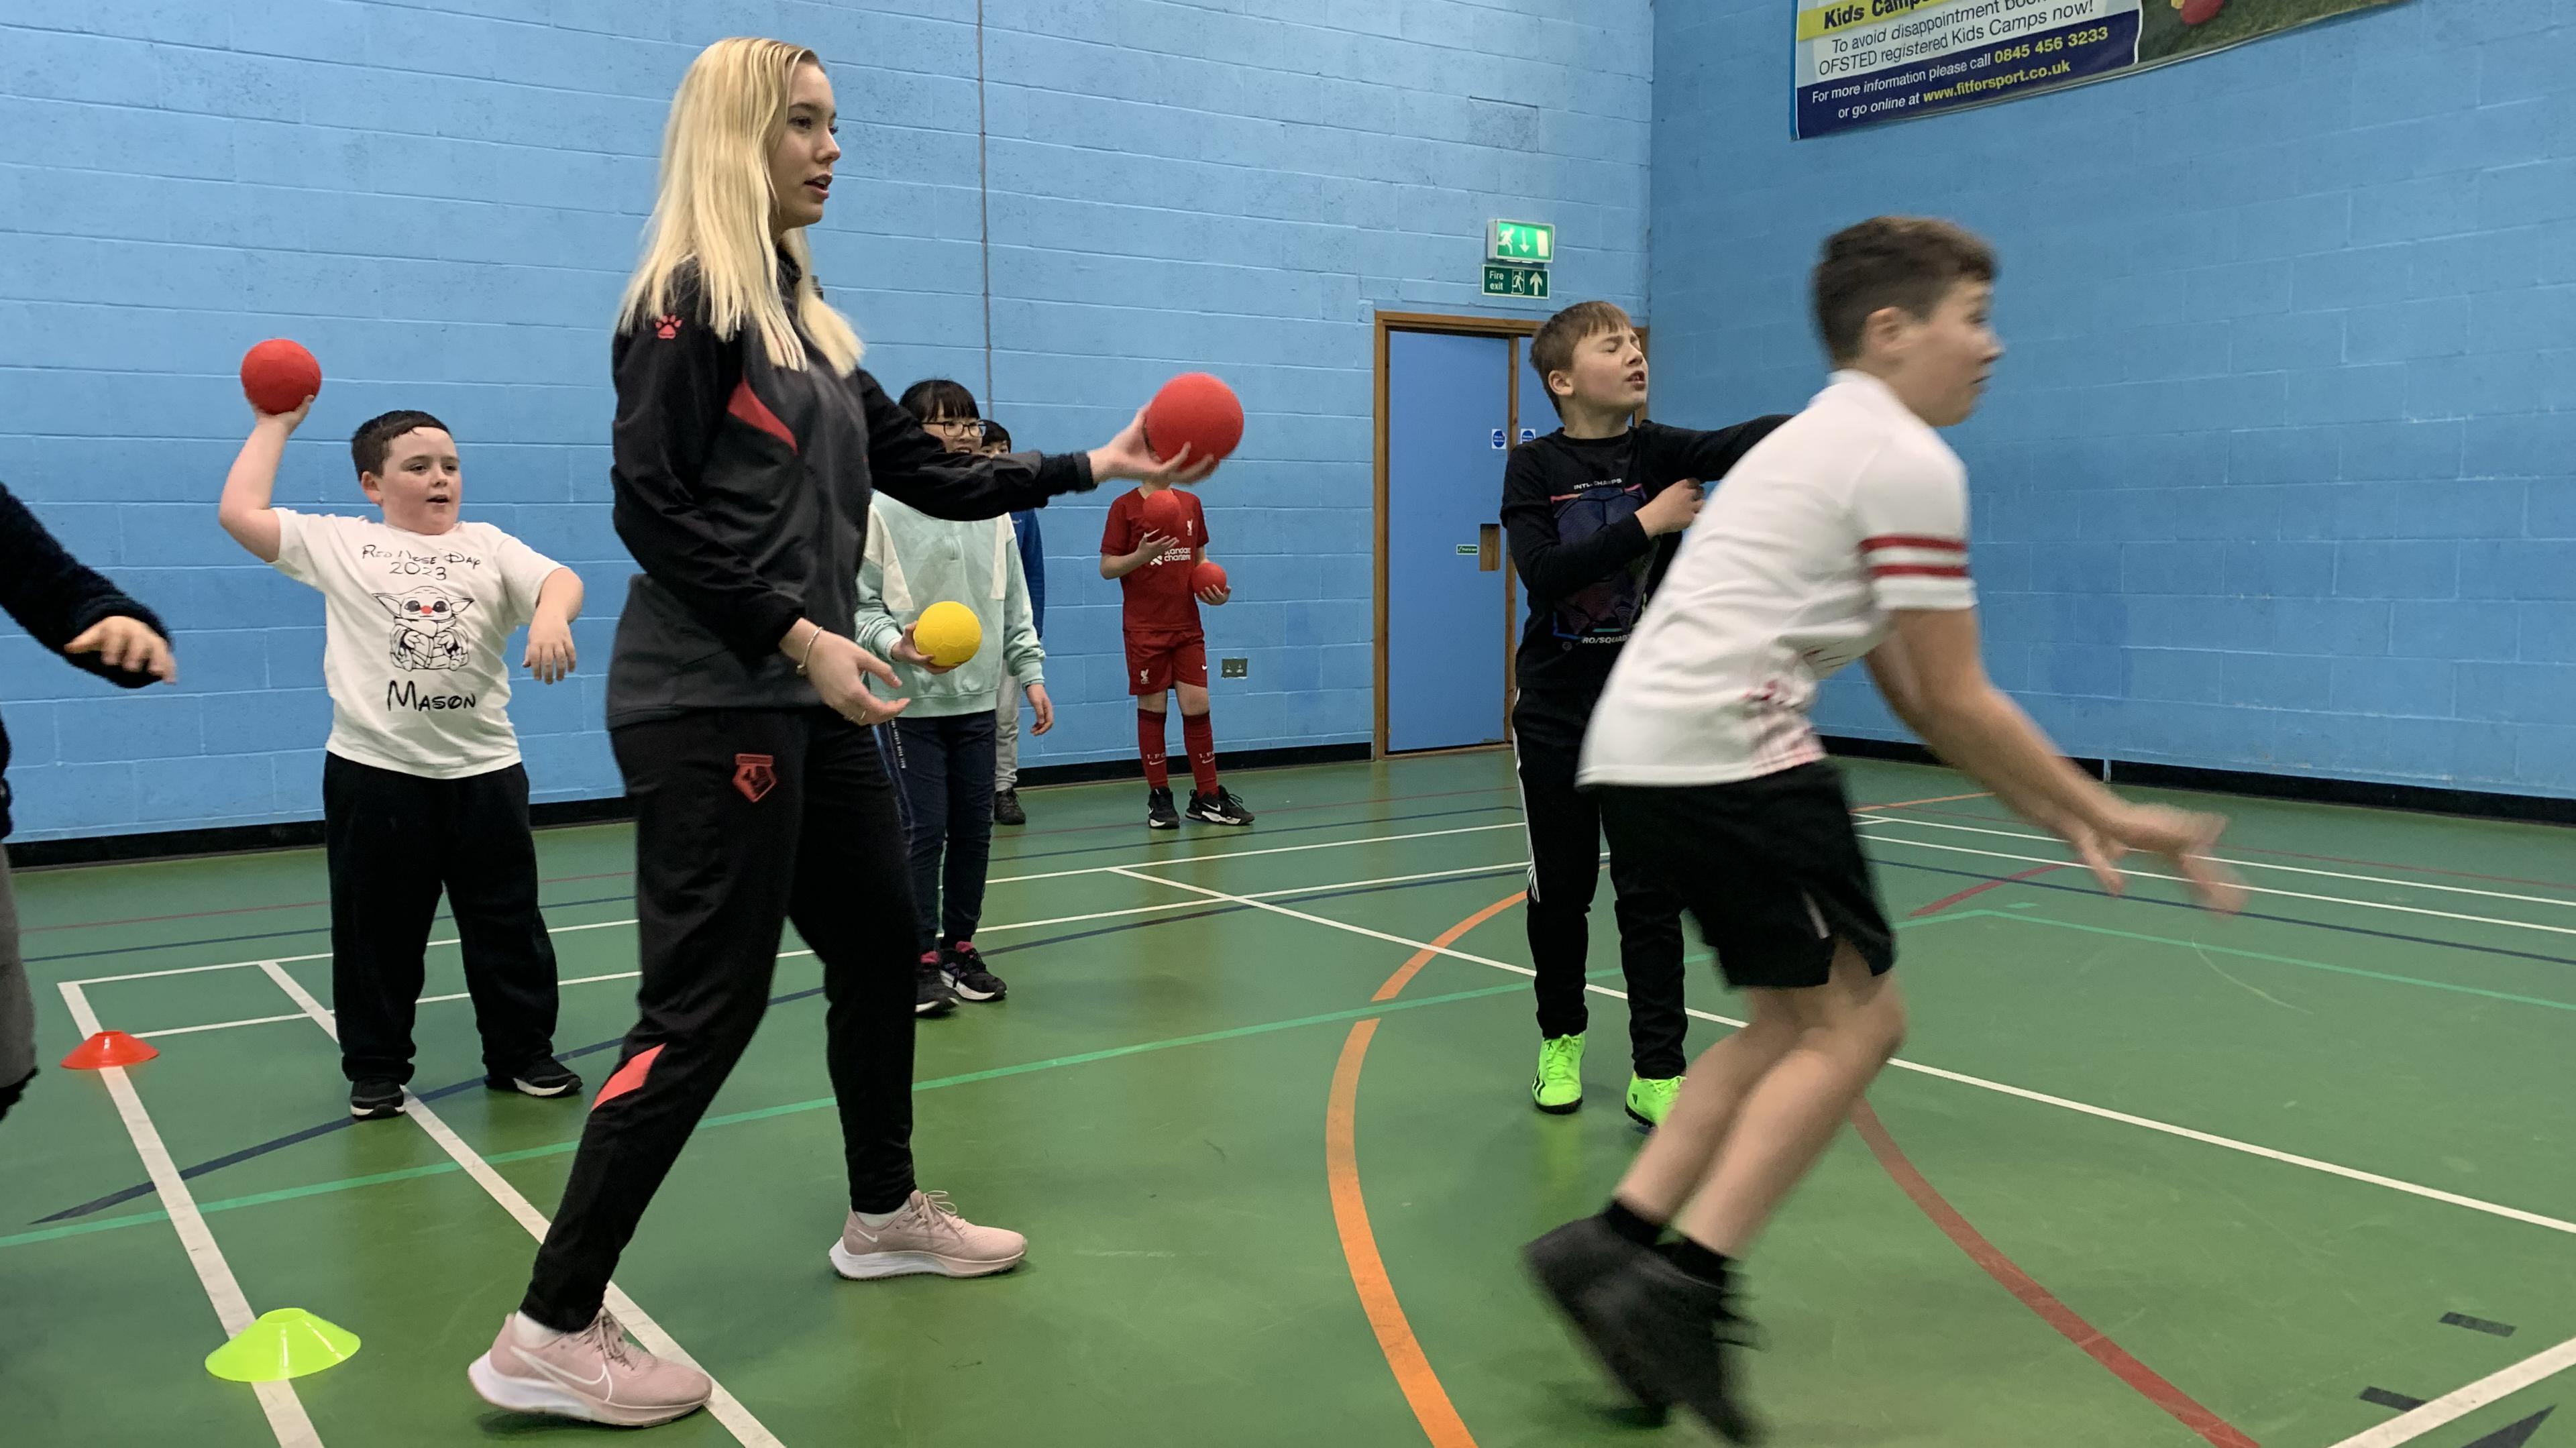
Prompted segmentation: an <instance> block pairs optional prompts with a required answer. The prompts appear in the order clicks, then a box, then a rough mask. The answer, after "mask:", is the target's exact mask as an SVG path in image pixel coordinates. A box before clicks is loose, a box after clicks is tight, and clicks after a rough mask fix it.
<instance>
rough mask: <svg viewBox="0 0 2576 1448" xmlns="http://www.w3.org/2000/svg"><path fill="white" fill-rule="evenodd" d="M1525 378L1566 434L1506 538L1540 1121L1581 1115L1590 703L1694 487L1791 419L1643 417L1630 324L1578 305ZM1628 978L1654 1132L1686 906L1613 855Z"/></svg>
mask: <svg viewBox="0 0 2576 1448" xmlns="http://www.w3.org/2000/svg"><path fill="white" fill-rule="evenodd" d="M1530 366H1531V367H1532V368H1534V369H1535V370H1536V371H1537V372H1538V374H1539V377H1540V380H1541V381H1542V382H1544V383H1545V384H1546V386H1547V392H1548V400H1549V401H1550V402H1552V403H1554V404H1555V405H1556V410H1557V415H1558V418H1559V420H1560V421H1561V422H1562V424H1563V426H1561V427H1560V428H1559V429H1558V430H1557V431H1555V432H1552V433H1549V434H1548V435H1547V436H1545V437H1542V438H1539V439H1537V440H1536V441H1534V442H1530V443H1527V444H1525V445H1523V446H1522V447H1520V448H1519V449H1518V450H1516V451H1515V452H1514V453H1513V454H1512V458H1511V463H1510V466H1509V467H1508V468H1506V469H1505V471H1504V474H1503V526H1504V528H1505V529H1506V530H1508V531H1509V533H1510V534H1511V546H1512V564H1513V566H1514V567H1515V568H1516V569H1518V570H1519V573H1520V578H1521V581H1522V583H1523V585H1524V586H1525V587H1526V588H1527V589H1528V590H1529V604H1530V612H1529V623H1528V625H1527V627H1526V628H1525V629H1524V630H1523V632H1522V634H1521V646H1520V653H1519V661H1518V678H1517V680H1516V682H1517V684H1518V689H1519V694H1518V698H1517V700H1516V701H1515V703H1514V705H1513V709H1512V735H1513V741H1514V746H1513V747H1514V751H1515V753H1516V755H1517V757H1518V762H1519V767H1520V782H1521V809H1522V813H1523V816H1524V817H1525V819H1526V820H1527V823H1528V829H1529V846H1530V887H1529V913H1528V926H1529V943H1530V963H1531V964H1532V965H1533V966H1535V967H1536V968H1537V971H1538V976H1537V980H1536V985H1537V990H1538V1026H1539V1037H1540V1044H1539V1058H1538V1074H1537V1076H1536V1078H1535V1079H1534V1080H1532V1081H1531V1083H1530V1099H1531V1100H1532V1101H1533V1102H1534V1103H1535V1104H1536V1105H1537V1106H1538V1109H1539V1110H1541V1111H1547V1112H1559V1113H1561V1112H1568V1111H1572V1110H1574V1109H1575V1108H1576V1107H1577V1106H1579V1105H1581V1104H1582V1102H1583V1033H1584V1028H1585V1026H1586V1025H1587V1024H1588V1022H1589V1012H1588V1011H1587V1010H1586V1009H1585V1006H1584V999H1583V994H1584V993H1583V981H1584V956H1585V951H1586V946H1587V943H1588V942H1587V925H1586V916H1588V915H1589V914H1590V912H1591V909H1592V895H1593V889H1594V886H1595V884H1596V881H1597V877H1598V875H1599V873H1600V862H1601V855H1600V850H1601V817H1600V813H1599V811H1598V809H1596V808H1595V806H1594V805H1593V803H1592V801H1591V800H1589V799H1587V798H1585V797H1583V796H1581V795H1578V794H1577V793H1575V789H1574V772H1575V765H1576V762H1577V761H1578V759H1579V758H1580V756H1581V753H1582V749H1583V732H1584V728H1585V725H1586V724H1587V723H1588V722H1589V721H1590V719H1591V717H1592V708H1593V705H1594V704H1595V703H1597V702H1598V701H1599V700H1600V698H1601V690H1602V687H1603V686H1604V685H1605V684H1606V683H1607V682H1608V681H1609V678H1610V666H1611V665H1612V664H1613V663H1615V662H1617V660H1618V657H1619V647H1620V645H1621V644H1623V643H1625V642H1626V641H1627V638H1628V634H1629V631H1630V630H1631V629H1633V628H1634V627H1635V626H1636V623H1637V620H1638V618H1639V617H1640V616H1641V615H1642V614H1643V613H1644V612H1645V607H1646V598H1647V596H1648V595H1649V594H1650V593H1652V592H1653V591H1654V587H1655V585H1656V584H1657V583H1659V582H1661V581H1662V578H1663V573H1664V569H1665V567H1666V566H1667V565H1668V564H1670V563H1671V561H1672V556H1673V547H1674V544H1675V542H1676V541H1677V540H1678V538H1679V536H1680V534H1681V531H1682V530H1683V529H1684V528H1687V527H1689V526H1690V522H1691V519H1692V518H1693V517H1694V516H1695V515H1696V514H1697V513H1698V512H1699V505H1700V496H1701V493H1700V488H1701V482H1702V480H1706V481H1709V482H1714V481H1716V480H1717V479H1719V478H1722V477H1724V476H1725V475H1726V472H1727V470H1728V469H1729V468H1732V467H1733V466H1735V463H1736V460H1737V459H1739V458H1741V457H1743V456H1744V454H1745V452H1746V451H1747V450H1748V449H1750V448H1751V447H1752V446H1753V444H1755V443H1756V442H1759V441H1761V440H1762V439H1763V438H1764V437H1765V436H1767V435H1768V434H1769V433H1770V431H1771V430H1772V429H1773V428H1775V427H1778V426H1779V425H1780V424H1781V423H1782V422H1784V421H1786V420H1787V419H1786V418H1783V417H1764V418H1757V419H1755V420H1753V421H1751V422H1744V423H1738V424H1736V425H1735V426H1733V427H1729V428H1724V429H1721V430H1719V431H1716V432H1694V431H1690V430H1688V429H1685V428H1677V427H1665V426H1663V425H1661V424H1659V423H1652V422H1644V421H1635V422H1633V423H1632V421H1631V420H1632V419H1633V418H1634V417H1635V415H1636V412H1637V410H1638V409H1639V408H1640V407H1642V406H1644V405H1645V401H1646V354H1645V350H1644V346H1643V344H1642V342H1641V341H1640V340H1639V338H1638V336H1637V330H1636V327H1635V325H1634V324H1633V323H1631V322H1630V321H1629V319H1628V314H1627V313H1626V312H1624V311H1621V310H1620V309H1619V308H1618V307H1616V306H1613V305H1611V304H1610V303H1608V302H1582V303H1579V304H1577V305H1575V306H1571V307H1568V308H1566V309H1565V310H1564V311H1562V312H1559V313H1557V314H1556V315H1555V316H1553V317H1551V318H1549V319H1548V321H1547V324H1546V325H1545V326H1543V327H1541V328H1540V329H1539V331H1538V335H1537V336H1535V337H1533V338H1531V339H1530ZM1610 883H1611V888H1612V889H1613V890H1614V891H1615V892H1616V893H1617V895H1618V916H1619V946H1620V965H1621V968H1622V971H1623V973H1624V974H1625V975H1626V977H1627V986H1628V1037H1629V1047H1630V1051H1631V1053H1632V1057H1633V1062H1634V1067H1635V1070H1634V1074H1633V1075H1632V1076H1631V1077H1630V1079H1629V1083H1628V1097H1627V1108H1628V1114H1629V1116H1631V1117H1633V1118H1635V1119H1636V1121H1637V1122H1638V1123H1639V1124H1641V1125H1644V1126H1647V1127H1652V1126H1654V1125H1655V1124H1657V1123H1658V1122H1660V1121H1662V1120H1663V1118H1664V1113H1665V1112H1666V1111H1667V1110H1668V1109H1670V1107H1671V1105H1672V1101H1673V1098H1674V1096H1676V1095H1677V1094H1679V1092H1680V1090H1681V1077H1682V1069H1683V1062H1684V1059H1685V1057H1684V1054H1683V1049H1682V1041H1683V1036H1684V1034H1685V1032H1686V1030H1687V1028H1688V1024H1689V1022H1688V1018H1687V1017H1686V1016H1685V1015H1684V1014H1683V1009H1682V1005H1683V995H1682V928H1681V910H1680V905H1679V903H1678V902H1677V901H1675V900H1674V899H1673V898H1672V897H1671V896H1669V895H1667V894H1665V893H1664V892H1663V891H1661V890H1659V889H1657V888H1655V887H1654V886H1653V885H1651V884H1649V883H1647V880H1646V877H1645V876H1644V875H1643V874H1642V873H1641V872H1640V871H1639V870H1638V869H1637V868H1636V862H1633V861H1626V860H1621V859H1617V858H1613V859H1612V860H1611V862H1610Z"/></svg>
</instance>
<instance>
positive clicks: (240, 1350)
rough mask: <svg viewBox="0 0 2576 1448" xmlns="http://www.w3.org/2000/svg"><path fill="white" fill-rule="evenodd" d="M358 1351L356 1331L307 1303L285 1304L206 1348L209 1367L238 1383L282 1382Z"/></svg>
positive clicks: (337, 1361)
mask: <svg viewBox="0 0 2576 1448" xmlns="http://www.w3.org/2000/svg"><path fill="white" fill-rule="evenodd" d="M357 1351H358V1335H357V1334H356V1333H353V1332H351V1331H349V1330H348V1329H347V1328H345V1327H340V1326H338V1325H336V1324H333V1323H329V1322H325V1321H323V1320H322V1319H321V1318H318V1317H315V1316H314V1315H313V1314H312V1313H309V1312H307V1311H305V1310H304V1309H303V1308H300V1307H281V1308H278V1309H277V1310H276V1311H274V1312H263V1313H261V1314H260V1316H259V1320H258V1321H257V1322H254V1323H252V1324H251V1325H250V1326H248V1327H245V1328H243V1329H242V1330H241V1335H240V1336H238V1337H236V1338H234V1339H233V1340H232V1341H230V1342H228V1343H225V1344H224V1345H223V1346H222V1347H219V1348H216V1349H215V1350H214V1351H213V1352H210V1353H208V1354H206V1371H207V1372H210V1373H213V1374H214V1375H215V1376H216V1377H219V1378H223V1379H226V1380H228V1381H231V1382H236V1383H282V1382H284V1381H286V1380H287V1379H288V1378H300V1377H303V1376H305V1375H306V1374H308V1373H318V1372H320V1371H322V1370H323V1369H324V1368H327V1367H336V1366H338V1365H339V1364H341V1363H343V1362H346V1361H348V1360H349V1359H350V1358H351V1357H353V1356H355V1355H356V1354H357Z"/></svg>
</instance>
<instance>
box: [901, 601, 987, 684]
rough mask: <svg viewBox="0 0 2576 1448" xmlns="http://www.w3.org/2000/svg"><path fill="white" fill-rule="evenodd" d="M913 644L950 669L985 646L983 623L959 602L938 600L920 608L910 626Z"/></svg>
mask: <svg viewBox="0 0 2576 1448" xmlns="http://www.w3.org/2000/svg"><path fill="white" fill-rule="evenodd" d="M912 643H913V647H915V648H917V649H920V650H921V651H922V652H923V653H924V654H926V655H928V656H929V657H930V661H931V662H932V663H934V664H937V665H938V666H939V667H941V668H943V669H953V668H955V667H957V666H958V665H959V664H962V663H964V662H966V661H967V660H968V659H971V658H973V657H975V651H976V650H978V649H981V648H982V647H984V625H983V623H982V622H981V621H980V620H978V619H977V618H976V617H975V610H973V609H971V608H968V607H967V606H966V605H964V604H962V603H950V602H940V603H934V604H932V605H931V606H930V607H928V608H925V609H923V610H922V611H921V618H920V621H919V622H917V623H915V624H914V625H913V626H912Z"/></svg>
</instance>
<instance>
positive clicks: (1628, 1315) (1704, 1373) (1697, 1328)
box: [1576, 1252, 1762, 1443]
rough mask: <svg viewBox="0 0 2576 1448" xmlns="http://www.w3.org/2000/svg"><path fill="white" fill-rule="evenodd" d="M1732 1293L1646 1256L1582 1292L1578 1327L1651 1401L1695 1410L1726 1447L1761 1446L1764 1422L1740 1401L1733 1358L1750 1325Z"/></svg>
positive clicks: (1746, 1343)
mask: <svg viewBox="0 0 2576 1448" xmlns="http://www.w3.org/2000/svg"><path fill="white" fill-rule="evenodd" d="M1732 1296H1733V1294H1732V1292H1731V1291H1730V1290H1729V1289H1728V1288H1726V1287H1722V1286H1719V1285H1718V1284H1716V1283H1713V1282H1702V1281H1701V1280H1699V1279H1698V1278H1696V1277H1693V1276H1691V1275H1690V1274H1689V1273H1687V1272H1684V1271H1683V1270H1682V1269H1680V1268H1679V1267H1676V1266H1674V1265H1673V1264H1672V1263H1671V1262H1670V1261H1669V1260H1667V1259H1666V1258H1665V1257H1664V1256H1663V1254H1662V1253H1659V1252H1649V1253H1644V1254H1641V1255H1639V1256H1638V1257H1636V1258H1634V1259H1632V1260H1631V1261H1629V1262H1627V1263H1626V1264H1624V1265H1622V1266H1621V1267H1620V1268H1619V1269H1618V1270H1617V1271H1615V1272H1613V1273H1612V1274H1611V1275H1610V1276H1608V1277H1607V1278H1604V1279H1603V1280H1602V1281H1601V1282H1600V1283H1599V1284H1598V1285H1596V1286H1595V1287H1594V1288H1593V1289H1592V1290H1591V1291H1590V1292H1589V1293H1587V1294H1585V1295H1584V1298H1583V1303H1584V1310H1585V1313H1586V1315H1587V1318H1588V1319H1589V1320H1586V1321H1578V1322H1577V1323H1576V1326H1577V1327H1579V1328H1581V1329H1582V1331H1583V1335H1584V1338H1585V1339H1586V1340H1587V1341H1589V1342H1590V1343H1591V1344H1592V1346H1593V1350H1594V1351H1595V1352H1597V1353H1598V1354H1599V1355H1600V1357H1601V1360H1602V1361H1603V1362H1605V1363H1620V1364H1624V1365H1626V1367H1627V1368H1628V1370H1629V1371H1633V1372H1634V1373H1636V1374H1637V1375H1638V1379H1639V1381H1640V1382H1642V1383H1643V1384H1645V1386H1646V1387H1647V1390H1648V1391H1649V1392H1651V1393H1653V1394H1654V1395H1655V1396H1656V1397H1658V1398H1661V1399H1663V1400H1665V1401H1669V1402H1675V1403H1679V1404H1681V1405H1682V1406H1683V1407H1686V1408H1688V1409H1690V1410H1691V1411H1692V1412H1694V1413H1697V1414H1698V1415H1699V1416H1700V1417H1701V1418H1702V1419H1703V1420H1705V1421H1706V1422H1707V1423H1708V1426H1709V1427H1710V1428H1711V1429H1713V1430H1715V1432H1716V1433H1717V1435H1718V1436H1719V1437H1721V1438H1723V1439H1725V1440H1726V1441H1727V1442H1729V1443H1759V1442H1760V1441H1762V1425H1761V1424H1760V1423H1759V1422H1757V1421H1756V1420H1755V1419H1754V1417H1753V1413H1752V1411H1751V1410H1750V1409H1748V1408H1747V1407H1745V1405H1744V1403H1743V1400H1742V1399H1741V1398H1740V1397H1739V1396H1738V1394H1739V1393H1740V1391H1741V1384H1740V1382H1739V1378H1740V1376H1741V1374H1740V1371H1739V1369H1738V1366H1737V1363H1736V1361H1735V1354H1736V1353H1737V1352H1738V1351H1740V1350H1741V1349H1743V1348H1744V1347H1747V1346H1749V1345H1750V1344H1751V1342H1752V1334H1753V1328H1752V1324H1750V1323H1748V1322H1746V1321H1745V1320H1744V1319H1743V1318H1742V1317H1739V1316H1738V1315H1736V1312H1735V1308H1734V1305H1733V1303H1732V1300H1731V1299H1732Z"/></svg>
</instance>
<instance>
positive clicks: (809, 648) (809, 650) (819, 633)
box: [796, 623, 823, 679]
mask: <svg viewBox="0 0 2576 1448" xmlns="http://www.w3.org/2000/svg"><path fill="white" fill-rule="evenodd" d="M822 641H823V626H822V625H821V624H819V623H818V624H816V625H814V631H813V632H812V633H809V634H807V635H806V636H805V657H803V658H801V659H798V660H797V661H796V677H798V678H800V679H801V678H804V677H805V667H806V665H808V664H811V663H813V662H814V646H815V645H816V644H819V643H821V642H822Z"/></svg>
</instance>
